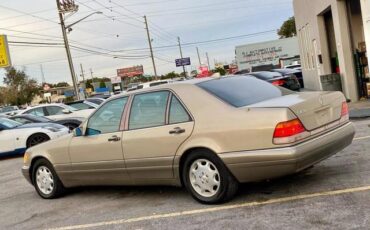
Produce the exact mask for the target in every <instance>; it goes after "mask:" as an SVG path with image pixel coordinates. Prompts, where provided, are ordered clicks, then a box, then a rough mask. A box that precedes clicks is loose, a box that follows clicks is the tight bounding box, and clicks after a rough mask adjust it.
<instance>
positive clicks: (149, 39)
mask: <svg viewBox="0 0 370 230" xmlns="http://www.w3.org/2000/svg"><path fill="white" fill-rule="evenodd" d="M144 21H145V29H146V34H147V36H148V42H149V48H150V56H151V57H152V63H153V69H154V77H155V79H156V80H157V77H158V75H157V68H156V67H155V60H154V55H153V47H152V39H151V38H150V33H149V26H148V20H147V19H146V16H145V15H144Z"/></svg>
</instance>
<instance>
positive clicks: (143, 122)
mask: <svg viewBox="0 0 370 230" xmlns="http://www.w3.org/2000/svg"><path fill="white" fill-rule="evenodd" d="M168 94H169V92H168V91H160V92H153V93H145V94H139V95H136V96H135V97H134V100H133V102H132V107H131V112H130V119H129V129H142V128H150V127H156V126H161V125H165V123H166V108H167V100H168Z"/></svg>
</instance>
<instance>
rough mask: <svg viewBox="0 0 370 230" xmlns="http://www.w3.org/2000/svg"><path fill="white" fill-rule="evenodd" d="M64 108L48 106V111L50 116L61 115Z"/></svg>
mask: <svg viewBox="0 0 370 230" xmlns="http://www.w3.org/2000/svg"><path fill="white" fill-rule="evenodd" d="M63 110H64V108H62V107H58V106H48V107H46V111H47V112H48V114H49V116H53V115H61V114H63Z"/></svg>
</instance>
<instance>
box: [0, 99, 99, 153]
mask: <svg viewBox="0 0 370 230" xmlns="http://www.w3.org/2000/svg"><path fill="white" fill-rule="evenodd" d="M104 101H105V99H103V98H88V99H86V100H82V101H75V102H71V103H67V104H68V105H67V104H62V103H52V104H41V105H37V106H33V107H29V108H27V109H24V110H19V109H18V107H16V106H8V107H5V108H3V110H2V111H4V110H5V112H4V113H2V115H0V156H4V155H11V154H23V153H24V151H25V150H26V148H29V147H32V146H34V145H37V144H40V143H42V142H45V141H48V140H51V139H54V138H56V137H59V136H62V135H65V134H68V133H69V132H71V131H72V130H74V129H75V128H77V127H78V126H80V124H81V123H82V122H83V121H84V120H86V119H87V118H88V117H89V115H90V114H91V113H93V112H94V111H95V109H96V108H98V107H99V104H101V103H103V102H104ZM5 137H6V138H5Z"/></svg>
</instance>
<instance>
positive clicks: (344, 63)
mask: <svg viewBox="0 0 370 230" xmlns="http://www.w3.org/2000/svg"><path fill="white" fill-rule="evenodd" d="M332 13H333V21H334V31H335V38H336V42H337V50H338V59H339V67H340V72H341V76H342V87H343V90H344V94H345V96H346V97H347V98H348V99H351V101H352V102H355V101H358V97H359V96H358V88H357V80H356V72H355V65H354V60H353V50H352V41H351V36H350V33H351V30H350V25H349V21H348V15H347V6H346V1H335V3H334V4H333V5H332Z"/></svg>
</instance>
